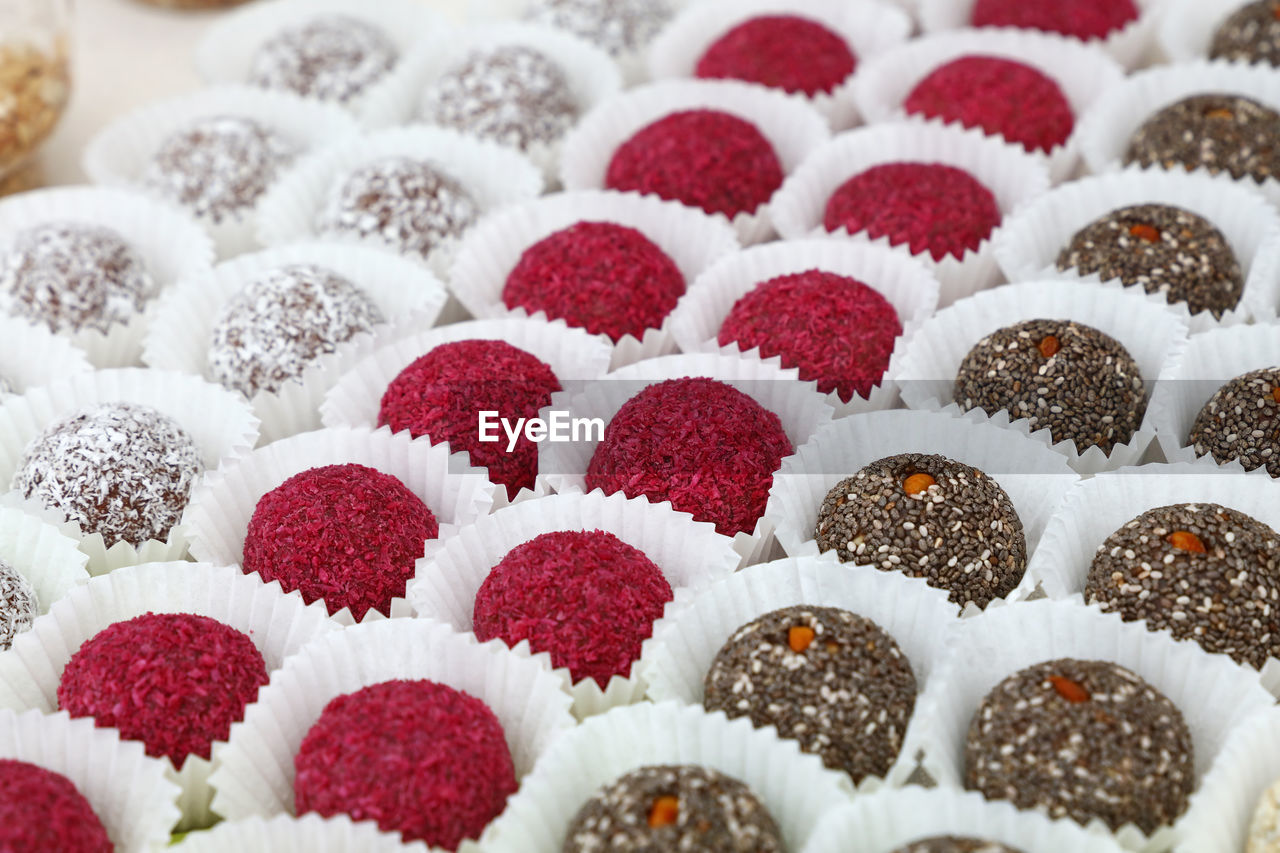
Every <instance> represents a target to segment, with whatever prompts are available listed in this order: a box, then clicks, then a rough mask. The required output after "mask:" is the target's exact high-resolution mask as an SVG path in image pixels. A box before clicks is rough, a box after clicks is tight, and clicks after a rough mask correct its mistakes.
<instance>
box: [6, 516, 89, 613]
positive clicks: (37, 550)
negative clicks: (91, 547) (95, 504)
mask: <svg viewBox="0 0 1280 853" xmlns="http://www.w3.org/2000/svg"><path fill="white" fill-rule="evenodd" d="M0 560H3V561H4V562H5V563H8V564H9V566H11V567H12V568H13V569H14V570H15V571H17V573H18V574H20V575H22V576H23V577H24V578H26V580H27V583H29V584H31V588H32V590H34V591H35V594H36V603H37V605H38V606H39V608H40V612H41V613H48V612H49V608H50V607H52V606H53V603H54V602H55V601H57V600H59V599H60V598H62V597H63V596H65V595H67V594H68V593H70V592H71V591H72V590H73V589H75V588H76V587H78V586H80V585H81V584H83V583H85V582H86V581H88V580H89V573H88V571H87V570H86V569H85V564H86V563H88V562H89V555H88V554H86V553H84V552H83V551H81V550H80V541H79V540H78V539H73V538H71V537H70V536H68V535H66V534H65V533H63V532H62V530H60V529H59V528H58V527H57V526H56V525H54V524H51V523H49V522H48V521H45V520H44V519H42V518H39V517H37V516H34V515H30V514H28V513H26V512H24V511H23V510H22V507H19V506H0Z"/></svg>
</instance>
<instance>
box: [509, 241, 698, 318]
mask: <svg viewBox="0 0 1280 853" xmlns="http://www.w3.org/2000/svg"><path fill="white" fill-rule="evenodd" d="M684 291H685V280H684V276H683V275H681V274H680V269H679V267H677V266H676V265H675V262H674V261H672V260H671V258H669V257H667V254H666V253H665V252H663V251H662V249H660V248H658V246H657V245H656V244H655V243H654V242H653V241H652V240H650V239H649V238H648V237H646V236H645V235H644V234H642V233H641V232H639V231H637V230H636V229H634V228H628V227H627V226H625V225H616V224H614V223H612V222H579V223H578V224H576V225H571V226H569V227H568V228H563V229H561V230H559V231H556V232H555V233H554V234H551V235H550V236H547V237H544V238H543V239H541V240H539V241H538V242H537V243H534V244H533V245H532V246H530V247H529V248H528V249H525V251H524V254H522V255H521V256H520V260H519V261H518V262H517V263H516V265H515V268H514V269H512V270H511V274H510V275H508V276H507V284H506V286H505V287H504V288H503V290H502V301H503V303H504V304H505V305H506V306H507V307H508V308H524V309H525V310H526V311H528V312H529V313H530V314H533V313H535V312H537V311H545V312H547V316H548V317H550V318H551V319H553V320H555V319H563V320H564V321H565V322H566V323H568V324H569V325H570V326H577V327H579V328H583V329H586V330H587V331H588V332H590V333H591V334H593V335H601V334H603V335H608V336H609V337H610V338H611V339H612V340H613V341H615V342H617V341H619V340H621V339H622V338H623V336H625V335H632V336H633V337H635V338H636V339H639V338H641V337H643V336H644V330H645V329H656V328H658V327H659V326H661V325H662V321H663V320H664V319H665V318H666V316H667V314H668V313H670V312H671V309H672V308H674V307H676V302H678V301H679V300H680V297H681V296H682V295H684Z"/></svg>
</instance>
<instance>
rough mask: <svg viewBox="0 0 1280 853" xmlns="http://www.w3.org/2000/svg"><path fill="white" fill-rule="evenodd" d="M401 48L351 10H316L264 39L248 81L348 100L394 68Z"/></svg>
mask: <svg viewBox="0 0 1280 853" xmlns="http://www.w3.org/2000/svg"><path fill="white" fill-rule="evenodd" d="M399 57H400V51H399V50H398V49H397V48H396V44H395V42H394V41H392V40H391V38H390V37H389V36H388V35H387V33H386V32H384V31H383V30H382V29H381V28H379V27H377V26H374V25H373V24H370V23H369V22H368V21H363V20H361V19H360V18H354V17H352V16H350V15H319V16H317V17H314V18H312V19H311V20H308V21H304V22H303V23H301V24H296V25H294V26H291V27H286V28H285V29H282V30H280V31H279V32H278V33H276V34H275V35H273V36H272V37H271V38H269V39H267V40H266V41H264V42H263V43H262V44H261V45H260V46H259V47H258V50H257V52H256V53H254V55H253V61H252V63H251V64H250V66H249V83H250V84H252V85H254V86H262V87H263V88H266V89H284V90H286V91H290V92H296V93H297V94H299V95H302V96H303V97H306V98H317V99H319V100H322V101H336V102H337V103H346V102H347V101H350V100H351V99H352V98H354V97H356V96H357V95H359V94H361V93H362V92H364V91H365V90H366V89H368V88H369V87H370V86H371V85H373V84H374V83H376V82H378V81H379V80H381V79H382V78H383V77H385V76H386V75H387V72H389V71H390V70H391V69H392V68H394V67H395V65H396V62H397V61H398V60H399Z"/></svg>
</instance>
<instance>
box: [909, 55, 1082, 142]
mask: <svg viewBox="0 0 1280 853" xmlns="http://www.w3.org/2000/svg"><path fill="white" fill-rule="evenodd" d="M902 106H903V108H904V109H905V110H906V111H907V113H909V114H911V115H921V116H924V117H925V118H940V119H942V120H943V121H945V122H948V123H951V122H959V123H960V124H962V125H964V126H965V127H980V128H982V130H983V131H985V132H986V133H989V134H998V135H1000V136H1003V137H1004V138H1005V139H1007V140H1008V141H1010V142H1015V143H1019V144H1021V145H1022V147H1023V148H1026V149H1027V150H1028V151H1044V152H1046V153H1047V152H1049V151H1051V150H1052V149H1054V148H1055V147H1057V146H1059V145H1062V144H1063V143H1065V142H1066V141H1067V138H1068V137H1069V136H1071V131H1072V130H1073V129H1074V128H1075V114H1074V113H1073V112H1072V111H1071V104H1070V102H1069V101H1068V100H1067V97H1066V95H1064V94H1063V93H1062V89H1061V88H1059V86H1058V84H1057V82H1056V81H1055V80H1054V79H1053V78H1052V77H1049V76H1048V75H1046V74H1045V73H1044V72H1042V71H1040V70H1039V69H1037V68H1034V67H1032V66H1030V65H1026V64H1024V63H1021V62H1015V61H1013V60H1011V59H1001V58H999V57H994V56H962V57H960V58H959V59H953V60H951V61H950V62H947V63H944V64H942V65H939V66H938V67H937V68H935V69H934V70H933V71H931V72H929V74H927V75H926V76H925V77H924V79H922V80H921V81H920V82H919V83H917V84H916V85H915V88H913V89H912V90H911V92H910V94H908V95H907V97H906V100H905V101H903V104H902Z"/></svg>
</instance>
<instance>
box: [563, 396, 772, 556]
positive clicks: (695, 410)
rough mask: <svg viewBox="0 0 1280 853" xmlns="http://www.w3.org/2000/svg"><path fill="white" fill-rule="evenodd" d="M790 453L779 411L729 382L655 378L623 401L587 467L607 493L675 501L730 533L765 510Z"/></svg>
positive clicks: (590, 485)
mask: <svg viewBox="0 0 1280 853" xmlns="http://www.w3.org/2000/svg"><path fill="white" fill-rule="evenodd" d="M791 453H792V447H791V441H790V440H789V439H788V438H787V434H786V433H785V432H784V431H783V429H782V422H781V421H779V420H778V416H777V415H775V414H774V413H773V412H771V411H769V410H768V409H766V408H765V407H763V406H761V405H760V404H759V403H757V402H756V401H755V400H753V399H752V398H751V397H749V396H747V395H746V394H744V393H743V392H741V391H739V390H738V389H736V388H734V387H733V386H732V385H729V384H727V383H724V382H719V381H717V380H715V379H706V378H696V379H695V378H685V379H669V380H667V381H665V382H655V383H654V384H652V385H649V386H648V387H646V388H645V389H644V390H642V391H641V392H640V393H638V394H636V395H635V396H634V397H632V398H631V399H630V400H628V401H627V402H626V403H624V404H623V405H622V408H620V409H619V410H618V413H617V414H616V415H614V416H613V420H611V421H610V422H609V425H608V426H607V427H605V431H604V440H603V441H601V442H600V444H599V445H597V447H596V450H595V453H594V454H593V455H592V457H591V462H590V464H589V465H588V467H587V475H586V486H587V489H588V491H589V490H591V489H603V490H604V492H605V494H613V493H614V492H622V493H623V494H625V495H626V496H627V497H629V498H638V497H644V498H648V499H649V500H650V501H653V502H661V501H670V502H671V505H672V506H673V507H674V508H675V509H677V510H679V511H681V512H688V513H691V514H692V515H693V517H694V518H696V519H697V520H698V521H710V522H712V523H713V524H715V526H716V530H718V531H720V532H721V533H723V534H724V535H726V536H733V535H735V534H737V533H749V532H751V531H752V530H754V529H755V526H756V522H757V521H758V520H759V519H760V516H761V515H763V514H764V507H765V503H766V502H768V500H769V488H770V487H771V486H772V484H773V472H774V471H776V470H778V466H779V465H781V464H782V459H783V457H784V456H789V455H790V454H791Z"/></svg>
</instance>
